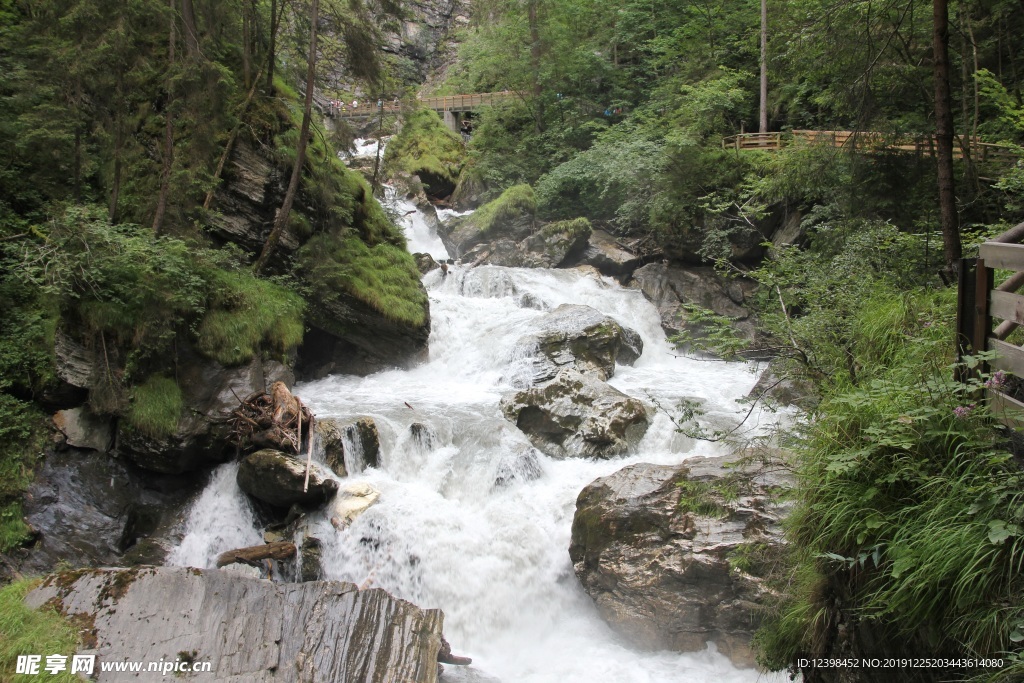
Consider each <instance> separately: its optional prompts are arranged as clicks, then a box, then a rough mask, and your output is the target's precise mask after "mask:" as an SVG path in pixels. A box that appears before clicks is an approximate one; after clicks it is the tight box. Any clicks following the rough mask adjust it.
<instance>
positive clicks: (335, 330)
mask: <svg viewBox="0 0 1024 683" xmlns="http://www.w3.org/2000/svg"><path fill="white" fill-rule="evenodd" d="M420 287H421V288H422V285H420ZM429 338H430V305H429V303H428V301H427V298H426V296H424V297H423V322H422V324H420V325H411V324H408V323H406V322H402V321H399V320H393V319H391V318H388V317H386V316H384V315H383V314H382V313H380V311H378V310H376V309H374V308H373V307H371V306H370V305H369V304H367V303H365V302H363V301H360V300H359V299H356V298H355V297H354V296H351V295H349V294H348V293H346V292H344V291H341V290H335V291H332V292H331V294H330V296H327V297H323V301H322V304H321V305H320V306H317V307H315V308H314V310H313V311H312V312H311V314H310V318H309V328H308V329H307V331H306V334H305V336H304V337H303V338H302V344H301V345H300V346H299V349H298V359H297V362H296V365H295V371H296V374H297V375H298V376H299V377H300V378H301V379H303V380H309V379H320V378H322V377H326V376H327V375H331V374H347V375H369V374H372V373H374V372H379V371H380V370H384V369H388V368H396V367H409V366H411V365H414V364H416V363H418V362H420V361H422V360H425V359H426V357H427V351H428V350H427V341H428V339H429Z"/></svg>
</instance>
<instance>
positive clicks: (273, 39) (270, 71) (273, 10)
mask: <svg viewBox="0 0 1024 683" xmlns="http://www.w3.org/2000/svg"><path fill="white" fill-rule="evenodd" d="M277 14H278V12H277V0H270V48H269V54H268V56H267V64H268V66H267V94H268V95H273V94H274V60H275V59H277V55H276V54H275V52H274V51H275V50H276V48H277V25H278V24H279V23H280V21H281V19H280V17H278V16H277Z"/></svg>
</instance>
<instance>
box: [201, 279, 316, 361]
mask: <svg viewBox="0 0 1024 683" xmlns="http://www.w3.org/2000/svg"><path fill="white" fill-rule="evenodd" d="M209 283H210V302H209V310H208V311H207V313H206V315H205V316H203V319H202V322H201V323H200V324H199V330H198V347H199V350H200V351H202V352H203V353H204V354H206V355H207V356H209V357H210V358H213V359H214V360H216V361H217V362H219V363H222V364H223V365H229V366H230V365H241V364H242V363H247V362H249V361H250V360H252V359H253V358H254V357H255V356H256V354H257V353H259V351H260V350H261V349H268V350H270V351H272V352H273V353H275V354H277V355H278V356H284V355H285V354H287V353H288V351H289V350H291V349H293V348H294V347H296V346H298V345H299V343H300V342H301V341H302V335H303V330H304V328H303V323H302V313H303V309H304V302H303V300H302V298H301V297H300V296H299V295H298V294H296V293H294V292H292V291H291V290H289V289H287V288H285V287H283V286H281V285H279V284H276V283H274V282H271V281H269V280H261V279H259V278H256V277H254V276H253V275H252V274H251V273H248V272H245V271H230V270H220V269H216V270H214V271H212V272H211V274H210V276H209Z"/></svg>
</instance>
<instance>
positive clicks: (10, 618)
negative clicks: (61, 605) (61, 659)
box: [0, 579, 79, 683]
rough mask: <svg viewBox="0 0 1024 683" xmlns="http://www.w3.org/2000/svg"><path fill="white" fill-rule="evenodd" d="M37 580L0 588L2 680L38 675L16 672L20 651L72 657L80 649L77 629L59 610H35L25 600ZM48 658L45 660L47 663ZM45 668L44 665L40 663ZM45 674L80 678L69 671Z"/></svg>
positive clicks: (62, 681) (63, 679)
mask: <svg viewBox="0 0 1024 683" xmlns="http://www.w3.org/2000/svg"><path fill="white" fill-rule="evenodd" d="M38 583H39V582H38V580H28V579H23V580H20V581H15V582H14V583H12V584H10V585H8V586H5V587H4V588H2V589H0V672H3V673H2V674H0V680H2V681H4V683H7V682H10V683H18V682H21V681H34V680H37V679H39V678H40V676H39V675H35V676H32V675H25V674H14V673H13V672H14V671H15V670H16V666H17V661H18V655H26V654H40V655H43V656H44V657H45V655H48V654H61V655H66V656H68V657H70V656H71V655H73V654H74V653H75V652H76V651H77V649H78V636H77V635H76V633H75V629H74V628H73V627H72V626H71V625H70V624H68V622H67V621H66V620H65V619H64V618H63V617H61V616H60V615H59V614H57V613H56V612H53V611H50V610H47V609H45V608H44V609H40V610H33V609H30V608H29V607H27V606H26V605H25V603H24V600H25V596H26V595H28V593H29V591H31V590H32V589H33V588H35V586H36V585H37V584H38ZM45 662H46V660H45V659H44V660H43V662H42V663H43V665H45ZM40 671H41V672H43V666H40ZM42 676H44V677H45V678H46V680H48V681H55V682H57V683H74V682H76V681H78V680H79V679H78V677H77V676H73V675H72V674H71V673H69V672H68V671H62V672H60V673H59V674H56V675H52V674H47V673H45V672H43V673H42Z"/></svg>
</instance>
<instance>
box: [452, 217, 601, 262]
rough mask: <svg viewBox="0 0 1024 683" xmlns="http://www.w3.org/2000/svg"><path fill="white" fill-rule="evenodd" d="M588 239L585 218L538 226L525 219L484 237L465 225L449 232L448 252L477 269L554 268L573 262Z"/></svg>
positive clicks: (462, 224) (517, 220) (588, 226)
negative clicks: (479, 267)
mask: <svg viewBox="0 0 1024 683" xmlns="http://www.w3.org/2000/svg"><path fill="white" fill-rule="evenodd" d="M439 234H440V233H439ZM589 236H590V223H589V221H587V220H586V219H585V218H580V219H576V220H572V221H559V222H557V223H547V224H538V223H535V222H534V221H533V219H532V217H529V216H524V217H520V218H518V219H516V220H513V221H510V222H508V224H507V225H503V226H502V227H500V228H492V229H491V230H490V231H489V232H487V233H481V232H480V231H479V230H477V229H476V228H475V227H474V226H472V223H470V222H468V221H466V222H464V223H461V224H459V226H457V227H456V228H455V229H454V230H453V231H452V232H451V234H450V236H449V237H448V239H449V241H450V242H451V243H452V246H451V247H448V250H449V253H455V254H459V258H461V259H462V260H463V261H465V262H468V263H473V264H477V265H480V264H488V265H492V266H506V267H508V268H555V267H559V266H563V265H565V264H566V263H569V262H572V261H573V260H574V259H575V258H576V257H577V255H578V254H579V253H580V252H582V251H583V249H584V248H585V247H586V244H587V238H588V237H589ZM442 241H444V240H443V239H442ZM445 246H446V247H447V246H448V242H445Z"/></svg>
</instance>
